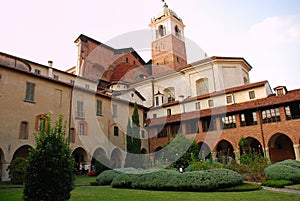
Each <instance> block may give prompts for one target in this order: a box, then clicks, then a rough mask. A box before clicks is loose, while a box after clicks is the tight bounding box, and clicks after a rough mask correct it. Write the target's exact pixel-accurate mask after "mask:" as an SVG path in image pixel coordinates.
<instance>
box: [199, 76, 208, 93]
mask: <svg viewBox="0 0 300 201" xmlns="http://www.w3.org/2000/svg"><path fill="white" fill-rule="evenodd" d="M196 92H197V96H200V95H203V94H208V79H207V78H202V79H199V80H197V81H196Z"/></svg>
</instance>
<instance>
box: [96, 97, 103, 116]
mask: <svg viewBox="0 0 300 201" xmlns="http://www.w3.org/2000/svg"><path fill="white" fill-rule="evenodd" d="M96 115H97V116H102V101H101V100H97V106H96Z"/></svg>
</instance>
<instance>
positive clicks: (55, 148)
mask: <svg viewBox="0 0 300 201" xmlns="http://www.w3.org/2000/svg"><path fill="white" fill-rule="evenodd" d="M62 121H63V117H62V116H60V117H59V119H58V120H57V121H56V123H55V126H54V127H51V117H50V115H47V117H46V118H44V119H43V122H44V123H42V124H41V125H46V127H45V128H42V130H41V131H40V132H39V133H38V134H36V135H35V140H36V148H34V149H32V150H31V151H30V154H29V157H28V164H27V168H26V174H25V189H24V200H26V201H36V200H48V201H52V200H53V201H54V200H55V201H57V200H68V199H70V196H71V191H72V189H73V182H74V165H75V162H74V158H73V156H72V152H71V149H70V148H69V146H68V143H67V140H66V138H65V134H66V128H65V126H63V124H62ZM45 122H46V124H45Z"/></svg>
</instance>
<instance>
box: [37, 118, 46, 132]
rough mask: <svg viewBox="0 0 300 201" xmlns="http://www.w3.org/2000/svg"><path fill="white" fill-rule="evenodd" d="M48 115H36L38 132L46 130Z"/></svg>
mask: <svg viewBox="0 0 300 201" xmlns="http://www.w3.org/2000/svg"><path fill="white" fill-rule="evenodd" d="M46 122H47V116H45V115H44V114H40V115H37V116H35V130H36V131H38V132H41V131H44V130H45V128H46Z"/></svg>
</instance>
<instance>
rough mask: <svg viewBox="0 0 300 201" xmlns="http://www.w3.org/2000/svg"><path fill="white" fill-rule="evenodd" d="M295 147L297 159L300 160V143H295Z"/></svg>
mask: <svg viewBox="0 0 300 201" xmlns="http://www.w3.org/2000/svg"><path fill="white" fill-rule="evenodd" d="M293 147H294V152H295V157H296V160H298V161H299V160H300V145H299V144H294V145H293Z"/></svg>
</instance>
